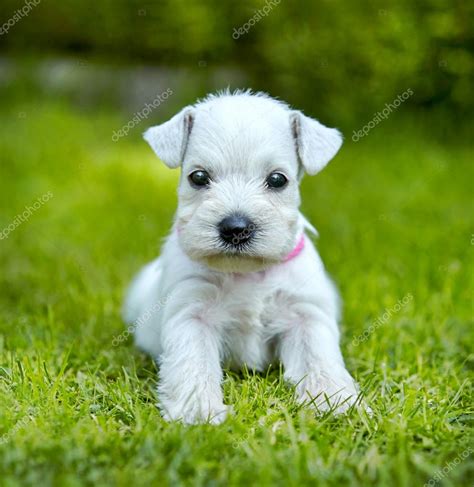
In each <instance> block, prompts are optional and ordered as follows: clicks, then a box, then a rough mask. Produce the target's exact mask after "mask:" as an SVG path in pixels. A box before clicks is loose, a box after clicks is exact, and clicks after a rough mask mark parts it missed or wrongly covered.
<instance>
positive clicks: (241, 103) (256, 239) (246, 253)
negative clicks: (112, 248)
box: [144, 93, 342, 272]
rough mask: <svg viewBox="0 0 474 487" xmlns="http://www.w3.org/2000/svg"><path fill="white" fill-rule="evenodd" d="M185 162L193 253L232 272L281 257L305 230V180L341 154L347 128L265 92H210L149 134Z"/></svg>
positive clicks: (186, 228) (160, 150) (181, 225)
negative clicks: (325, 122) (305, 175)
mask: <svg viewBox="0 0 474 487" xmlns="http://www.w3.org/2000/svg"><path fill="white" fill-rule="evenodd" d="M144 137H145V140H146V141H147V142H148V143H149V144H150V146H151V147H152V149H153V150H154V151H155V153H156V154H157V155H158V157H159V158H160V159H161V160H162V161H163V162H164V163H165V164H166V165H168V166H169V167H172V168H177V167H181V168H182V172H181V179H180V184H179V204H178V211H177V218H176V226H177V230H178V235H179V241H180V245H181V246H182V248H183V250H184V251H185V252H186V254H187V255H188V256H189V257H190V258H191V259H193V260H197V261H199V262H202V263H204V264H206V265H208V266H209V267H212V268H214V269H218V270H221V271H226V272H249V271H255V270H259V269H263V268H265V267H266V266H268V265H272V264H275V263H278V262H281V261H282V260H283V259H284V258H285V256H286V255H287V254H288V253H289V252H291V250H292V249H293V247H294V245H295V243H296V242H297V240H298V238H299V233H300V232H301V231H302V228H301V218H300V214H299V211H298V207H299V203H300V196H299V189H298V184H299V181H300V179H301V176H302V175H303V172H304V171H306V172H307V173H308V174H316V173H317V172H318V171H320V170H321V169H322V168H323V167H324V166H325V165H326V164H327V163H328V162H329V160H330V159H331V158H332V157H333V156H334V155H335V154H336V152H337V151H338V150H339V147H340V146H341V143H342V138H341V135H340V133H339V132H338V131H337V130H335V129H330V128H327V127H325V126H324V125H321V124H320V123H319V122H318V121H316V120H313V119H311V118H309V117H306V116H305V115H303V114H302V113H301V112H299V111H294V110H291V109H290V108H289V107H288V106H286V105H285V104H283V103H281V102H279V101H276V100H274V99H272V98H270V97H268V96H266V95H262V94H258V95H252V94H249V93H237V94H224V95H220V96H211V97H208V98H207V99H206V100H204V101H202V102H199V103H198V104H196V105H194V106H188V107H186V108H184V109H183V110H182V111H181V112H179V113H178V114H177V115H175V116H174V117H173V118H172V119H171V120H169V121H168V122H166V123H164V124H162V125H159V126H156V127H152V128H150V129H148V130H147V131H146V132H145V134H144Z"/></svg>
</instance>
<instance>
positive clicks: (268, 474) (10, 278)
mask: <svg viewBox="0 0 474 487" xmlns="http://www.w3.org/2000/svg"><path fill="white" fill-rule="evenodd" d="M0 113H1V117H2V130H1V131H0V157H1V178H0V208H1V213H0V230H1V229H3V228H4V227H6V226H8V225H9V224H10V223H11V222H12V220H13V218H14V217H15V215H16V214H18V213H21V212H22V211H23V209H24V206H25V205H32V204H33V202H34V201H35V200H36V199H37V198H38V197H39V196H41V195H42V194H44V193H47V192H48V191H51V192H52V193H53V197H52V198H51V199H50V201H48V202H47V203H46V204H44V205H43V206H42V207H41V208H40V209H39V210H38V211H36V212H34V213H33V214H32V215H31V216H30V218H29V220H28V221H27V222H24V223H23V224H21V225H20V226H19V227H18V228H16V229H15V230H14V231H13V232H12V233H11V234H10V235H9V237H8V238H7V239H4V240H1V241H0V250H1V252H0V286H1V295H0V437H1V438H3V440H4V441H3V443H2V444H1V445H0V485H2V486H3V485H5V486H14V485H32V486H38V485H41V486H42V485H61V486H62V485H126V486H129V485H168V484H169V485H179V484H183V485H227V484H230V485H242V484H243V485H246V484H251V485H302V484H303V485H304V484H311V485H315V484H317V485H323V486H324V485H333V486H340V485H363V486H367V485H396V486H399V485H401V486H404V485H406V486H417V485H420V486H422V485H423V484H424V483H425V482H428V481H429V480H430V478H432V476H433V475H434V474H435V473H436V472H437V471H438V470H442V469H443V468H445V467H447V466H448V462H450V461H451V462H452V461H455V460H456V459H458V460H459V459H460V458H461V457H460V456H462V455H463V454H464V455H466V452H467V453H469V451H470V450H466V449H467V448H468V446H469V445H472V420H473V412H472V404H473V403H472V384H471V382H470V379H471V377H472V376H471V375H470V372H469V370H472V362H473V360H472V359H473V356H472V351H471V350H472V343H473V321H472V303H473V301H472V290H473V282H472V276H473V250H474V245H473V242H472V238H473V236H472V234H473V233H474V224H473V220H472V214H473V212H472V210H473V205H472V202H473V201H472V181H473V180H474V177H473V176H474V174H473V170H472V152H471V149H472V148H471V147H469V145H468V142H466V140H465V139H464V141H463V138H462V137H461V135H455V134H454V135H452V136H451V137H450V139H449V140H446V139H445V138H441V137H436V136H435V135H433V134H431V121H428V120H425V119H420V120H417V119H411V118H407V119H406V120H403V119H400V118H398V114H394V115H392V117H391V118H390V119H389V120H387V121H384V122H383V123H382V124H380V126H378V127H377V128H375V129H374V130H373V131H372V132H371V133H370V134H369V135H368V136H367V137H365V138H364V139H362V140H361V141H360V142H358V143H357V144H355V143H353V142H352V141H351V140H350V135H348V137H347V139H348V140H347V141H346V144H345V146H344V147H343V150H342V152H341V153H340V154H339V155H338V156H337V158H336V159H335V160H334V161H333V163H332V164H330V166H329V167H328V168H327V169H326V170H325V171H324V172H323V173H322V174H321V175H319V176H317V177H315V178H306V179H305V180H304V183H303V189H302V192H303V211H304V212H305V213H306V214H307V216H308V217H309V218H310V219H311V220H312V222H313V223H314V224H315V225H316V226H317V227H318V229H319V232H320V235H321V238H320V239H319V241H318V247H319V249H320V251H321V254H322V256H323V259H324V261H325V263H326V265H327V268H328V269H329V271H330V272H331V274H332V275H333V276H334V278H335V280H336V282H337V283H338V285H339V288H340V290H341V293H342V296H343V299H344V302H345V306H344V320H343V324H342V329H343V339H342V348H343V352H344V355H345V357H346V361H347V365H348V368H349V370H350V371H351V372H352V373H353V374H354V375H355V377H356V378H357V379H358V381H359V382H360V384H361V385H362V388H363V390H364V392H365V394H366V396H367V400H368V401H369V402H370V404H371V406H372V408H373V410H374V415H373V417H371V418H367V417H365V415H363V416H361V415H359V413H357V412H356V411H354V412H352V413H351V414H349V415H348V416H345V417H337V418H335V417H333V416H331V415H327V416H323V417H319V418H317V417H314V416H313V415H312V414H311V412H310V411H308V410H306V409H302V408H299V407H297V406H296V405H295V404H294V402H293V401H292V396H291V391H290V390H289V389H288V388H287V387H286V386H285V384H284V383H283V381H282V379H281V374H280V371H279V370H278V368H275V369H273V370H270V371H269V372H268V373H266V374H260V375H258V374H253V373H251V372H244V373H242V374H241V375H235V374H230V373H228V374H226V375H225V383H224V390H225V398H226V402H227V403H232V404H233V405H234V408H235V415H234V416H233V417H231V418H230V419H229V420H228V421H226V422H225V423H224V424H223V425H220V426H217V427H214V426H210V425H201V426H193V427H185V426H183V425H181V424H167V423H165V422H164V421H163V420H162V419H161V418H160V415H159V413H158V410H157V408H156V396H155V392H154V391H155V386H156V377H157V370H156V367H155V366H154V364H153V363H152V361H151V360H150V359H148V358H147V357H145V356H143V355H141V354H140V353H139V352H138V351H137V350H136V349H135V348H134V347H133V344H132V343H131V341H130V340H128V341H127V342H125V343H123V344H121V345H119V346H114V345H113V343H112V342H113V339H114V337H116V336H118V335H119V334H120V333H122V332H123V330H124V326H123V324H122V323H121V320H120V313H119V312H120V306H121V301H122V297H123V292H124V287H125V286H126V284H127V283H128V282H129V280H130V279H131V277H132V275H133V274H134V273H135V272H136V271H137V269H138V268H139V266H140V265H142V264H143V263H145V262H146V261H147V260H149V259H151V258H153V257H154V256H155V255H156V254H157V252H158V248H159V244H160V241H161V239H162V238H163V237H164V236H165V235H166V232H167V230H168V228H169V225H170V222H171V219H172V215H173V211H174V207H175V204H176V196H175V184H176V181H177V177H178V173H177V172H172V171H170V170H167V169H166V168H164V167H163V166H161V165H160V164H159V162H158V161H156V160H155V158H154V156H153V154H152V152H151V151H150V150H149V149H148V147H147V146H146V145H145V144H144V143H143V142H141V141H140V139H139V136H138V133H139V132H140V131H141V130H143V129H144V125H146V124H142V125H140V127H138V128H137V130H136V131H134V133H133V134H131V135H130V136H128V137H126V138H124V139H121V140H120V141H119V142H117V143H112V142H111V135H112V132H113V130H116V129H118V128H119V127H120V126H121V125H122V124H123V123H124V122H125V121H126V119H124V118H123V117H122V118H120V117H119V116H118V115H117V114H113V113H112V114H111V113H94V114H91V113H83V112H80V111H75V110H74V109H71V108H68V107H67V106H66V105H62V104H59V103H58V104H54V103H51V102H39V103H30V104H28V103H24V104H18V103H11V104H4V105H2V108H0ZM425 122H426V123H425ZM364 123H365V122H364ZM355 128H357V127H355ZM407 294H411V295H412V296H413V299H412V300H411V301H410V302H409V303H408V304H407V305H406V306H404V307H403V309H401V310H400V311H399V312H397V313H394V314H393V316H392V317H391V318H390V319H389V320H388V321H387V322H386V323H385V324H382V325H381V326H379V327H378V328H377V329H376V330H375V331H374V332H373V333H372V334H370V336H369V337H368V338H367V340H365V341H363V342H362V343H360V344H358V345H355V344H354V342H353V338H354V337H356V336H358V335H360V334H361V333H363V332H364V330H366V329H367V328H368V327H369V326H370V325H371V323H373V322H374V321H375V320H377V318H380V317H381V316H382V315H383V313H384V312H385V309H386V308H389V307H392V306H394V305H395V304H396V303H397V301H398V300H400V299H402V298H403V297H404V296H406V295H407ZM2 435H4V436H2ZM472 459H473V455H470V456H468V457H467V458H464V459H462V460H461V461H459V462H456V463H457V465H456V466H453V468H451V469H450V468H449V467H447V470H450V471H449V472H446V473H445V474H443V475H444V479H443V481H442V482H443V484H444V485H472V480H473V462H472ZM445 471H446V469H445ZM430 485H434V483H433V482H432V483H431V484H430Z"/></svg>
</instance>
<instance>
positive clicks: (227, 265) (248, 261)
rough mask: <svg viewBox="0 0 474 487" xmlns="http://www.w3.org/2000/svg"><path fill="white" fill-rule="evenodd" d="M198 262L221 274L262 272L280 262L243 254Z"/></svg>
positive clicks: (208, 258) (219, 255) (212, 257)
mask: <svg viewBox="0 0 474 487" xmlns="http://www.w3.org/2000/svg"><path fill="white" fill-rule="evenodd" d="M199 260H201V261H202V262H203V263H204V264H205V265H207V266H208V267H210V268H211V269H215V270H217V271H221V272H236V273H240V274H247V273H249V272H257V271H262V270H265V269H266V268H268V267H270V266H272V265H275V264H277V263H279V262H280V261H279V260H276V259H275V260H270V259H265V258H263V257H252V256H248V255H243V254H234V255H225V254H216V255H211V256H208V257H204V258H202V259H199Z"/></svg>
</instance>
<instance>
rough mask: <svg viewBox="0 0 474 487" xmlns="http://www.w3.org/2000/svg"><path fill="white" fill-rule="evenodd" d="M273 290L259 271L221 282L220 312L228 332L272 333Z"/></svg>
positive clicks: (274, 294)
mask: <svg viewBox="0 0 474 487" xmlns="http://www.w3.org/2000/svg"><path fill="white" fill-rule="evenodd" d="M277 294H278V293H277V291H275V289H274V288H273V287H272V286H271V285H270V284H269V283H267V282H266V280H265V275H264V274H263V273H261V274H260V273H257V274H256V275H251V276H249V275H243V276H238V275H237V276H236V277H234V278H233V279H229V280H227V281H225V282H223V283H222V286H221V299H220V302H219V307H220V314H221V316H223V317H225V318H224V323H223V327H224V328H226V329H227V331H228V332H229V333H239V334H242V335H252V334H255V335H258V336H261V337H262V338H265V339H267V338H268V336H267V335H269V334H272V326H271V325H272V320H271V317H272V314H273V313H274V311H275V308H276V295H277Z"/></svg>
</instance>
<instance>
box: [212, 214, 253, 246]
mask: <svg viewBox="0 0 474 487" xmlns="http://www.w3.org/2000/svg"><path fill="white" fill-rule="evenodd" d="M254 233H255V224H254V223H253V222H252V221H251V220H249V219H248V218H247V217H246V216H243V215H231V216H228V217H226V218H224V219H223V220H222V221H221V222H220V223H219V235H220V237H221V238H222V240H224V241H225V242H227V243H230V244H232V245H235V246H238V245H239V244H243V243H244V242H247V241H248V240H250V238H251V237H252V235H253V234H254Z"/></svg>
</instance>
